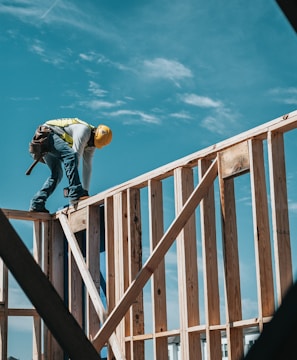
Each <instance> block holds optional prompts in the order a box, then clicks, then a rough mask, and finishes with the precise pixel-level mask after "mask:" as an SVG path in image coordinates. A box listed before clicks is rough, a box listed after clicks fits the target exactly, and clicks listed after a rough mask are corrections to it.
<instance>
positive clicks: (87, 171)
mask: <svg viewBox="0 0 297 360" xmlns="http://www.w3.org/2000/svg"><path fill="white" fill-rule="evenodd" d="M45 125H46V126H49V125H48V124H45ZM49 127H50V128H51V129H53V131H54V132H56V133H57V134H60V135H61V134H62V133H64V132H66V133H67V134H68V135H70V136H71V137H72V139H73V144H72V149H73V150H74V151H75V152H76V153H77V155H78V156H77V157H78V164H79V166H80V164H81V158H82V179H81V181H82V186H83V188H84V189H85V190H87V191H89V189H90V182H91V175H92V162H93V157H94V153H95V150H96V148H95V147H94V146H88V141H89V139H90V136H91V131H92V129H91V128H90V127H89V126H87V125H86V124H80V123H78V124H77V123H75V124H70V125H67V126H64V127H60V126H53V125H50V126H49Z"/></svg>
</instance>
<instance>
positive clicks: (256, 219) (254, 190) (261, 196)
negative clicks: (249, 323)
mask: <svg viewBox="0 0 297 360" xmlns="http://www.w3.org/2000/svg"><path fill="white" fill-rule="evenodd" d="M249 152H250V159H251V177H250V178H251V195H252V212H253V229H254V247H255V263H256V279H257V293H258V312H259V316H260V317H263V316H271V315H272V314H273V313H274V286H273V270H272V255H271V244H270V228H269V213H268V199H267V189H266V178H265V166H264V154H263V142H262V141H261V140H249Z"/></svg>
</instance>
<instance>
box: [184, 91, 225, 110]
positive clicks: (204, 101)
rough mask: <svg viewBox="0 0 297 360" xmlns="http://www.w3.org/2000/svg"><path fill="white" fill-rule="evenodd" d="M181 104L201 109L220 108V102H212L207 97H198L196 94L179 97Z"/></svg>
mask: <svg viewBox="0 0 297 360" xmlns="http://www.w3.org/2000/svg"><path fill="white" fill-rule="evenodd" d="M181 99H182V101H183V102H185V103H186V104H189V105H193V106H198V107H202V108H218V107H222V105H223V104H222V102H221V101H218V100H213V99H211V98H209V97H207V96H199V95H196V94H185V95H182V96H181Z"/></svg>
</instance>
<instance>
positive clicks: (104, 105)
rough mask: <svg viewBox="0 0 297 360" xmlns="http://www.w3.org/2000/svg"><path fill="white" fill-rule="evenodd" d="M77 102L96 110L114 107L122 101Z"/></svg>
mask: <svg viewBox="0 0 297 360" xmlns="http://www.w3.org/2000/svg"><path fill="white" fill-rule="evenodd" d="M79 104H80V105H83V106H85V107H87V108H89V109H92V110H98V109H110V108H114V107H117V106H120V105H123V104H124V102H123V101H121V100H117V101H115V102H110V101H103V100H89V101H80V102H79Z"/></svg>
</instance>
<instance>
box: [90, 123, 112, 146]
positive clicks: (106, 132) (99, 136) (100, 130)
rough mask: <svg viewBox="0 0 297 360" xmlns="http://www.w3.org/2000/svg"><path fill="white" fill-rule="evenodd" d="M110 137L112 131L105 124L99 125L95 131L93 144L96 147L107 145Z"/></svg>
mask: <svg viewBox="0 0 297 360" xmlns="http://www.w3.org/2000/svg"><path fill="white" fill-rule="evenodd" d="M111 139H112V131H111V130H110V128H109V127H108V126H106V125H102V124H101V125H99V126H98V127H97V129H96V131H95V136H94V144H95V146H96V148H98V149H101V148H102V147H103V146H106V145H108V144H109V143H110V142H111Z"/></svg>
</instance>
